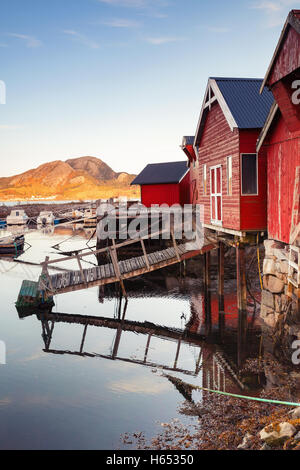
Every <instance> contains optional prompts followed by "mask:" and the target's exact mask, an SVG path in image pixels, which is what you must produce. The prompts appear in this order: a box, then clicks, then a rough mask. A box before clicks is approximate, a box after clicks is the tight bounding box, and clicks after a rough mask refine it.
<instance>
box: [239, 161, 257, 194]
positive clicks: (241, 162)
mask: <svg viewBox="0 0 300 470" xmlns="http://www.w3.org/2000/svg"><path fill="white" fill-rule="evenodd" d="M243 155H255V156H256V188H257V192H256V193H251V194H244V193H243ZM240 168H241V196H258V195H259V188H258V153H255V152H243V153H241V154H240Z"/></svg>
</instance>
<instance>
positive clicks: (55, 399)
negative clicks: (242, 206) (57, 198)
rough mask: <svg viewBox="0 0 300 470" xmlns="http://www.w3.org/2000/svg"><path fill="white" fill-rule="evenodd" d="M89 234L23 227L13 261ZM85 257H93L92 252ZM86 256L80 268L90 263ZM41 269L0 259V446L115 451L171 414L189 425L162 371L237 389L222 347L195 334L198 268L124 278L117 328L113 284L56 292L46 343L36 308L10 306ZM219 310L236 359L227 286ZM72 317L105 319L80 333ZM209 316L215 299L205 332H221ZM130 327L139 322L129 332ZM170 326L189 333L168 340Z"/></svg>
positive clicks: (200, 313)
mask: <svg viewBox="0 0 300 470" xmlns="http://www.w3.org/2000/svg"><path fill="white" fill-rule="evenodd" d="M90 235H91V232H90V231H87V232H84V230H83V229H80V230H77V231H72V229H70V228H63V227H57V228H55V230H54V229H49V230H48V229H46V230H44V232H41V231H37V230H31V231H27V232H26V241H27V242H28V243H29V244H30V245H31V248H29V249H28V251H26V252H25V253H24V254H23V255H22V256H21V257H20V259H21V260H23V261H28V262H31V263H35V262H36V263H39V262H41V261H42V260H43V259H44V258H45V256H50V257H51V258H53V257H55V258H57V256H58V254H57V250H55V249H54V248H53V246H54V245H57V244H60V248H61V250H64V251H68V250H70V249H79V248H84V247H85V246H86V243H87V240H88V239H89V238H90ZM89 245H90V246H93V245H95V240H91V241H90V242H89ZM86 261H87V262H90V263H95V258H94V256H93V255H91V256H90V257H88V258H87V260H86ZM87 262H86V263H84V267H85V266H90V264H88V263H87ZM64 267H65V268H76V264H74V262H68V263H66V264H65V265H64ZM196 270H197V268H196ZM40 272H41V269H40V267H39V266H29V265H25V264H18V263H14V262H12V261H7V260H4V259H0V276H1V283H0V286H1V314H0V340H2V341H5V343H6V347H7V364H6V365H0V448H1V449H117V448H122V444H121V440H120V436H121V434H123V433H125V432H131V433H133V432H137V431H144V432H145V433H146V434H147V435H148V436H150V437H151V436H152V435H154V434H155V433H156V432H157V431H158V430H159V429H160V426H161V423H162V422H168V421H170V420H171V419H172V418H179V419H180V420H181V421H183V422H191V420H192V419H193V418H190V417H189V418H188V417H185V416H183V415H182V414H180V412H179V407H180V405H182V404H183V403H184V401H185V397H184V396H183V395H182V394H181V393H180V392H179V391H178V390H177V389H176V387H175V386H174V385H172V383H171V381H170V380H169V379H168V377H166V375H168V374H169V375H171V376H172V377H178V378H180V379H182V380H184V381H186V382H188V383H191V384H198V385H200V386H201V385H203V384H206V385H210V386H214V387H219V388H220V389H222V387H223V388H224V389H227V390H231V391H240V388H239V385H238V383H236V381H235V379H234V378H233V377H232V376H231V375H230V372H229V369H228V370H227V368H226V366H224V364H223V366H222V367H221V366H220V364H219V365H218V361H217V356H214V353H215V351H216V350H218V351H221V352H222V351H223V350H222V349H220V346H219V345H218V344H217V343H218V341H217V340H215V339H212V340H211V341H209V342H206V343H205V342H203V341H201V338H200V337H199V338H197V337H196V335H197V334H203V332H205V330H206V326H205V314H204V308H203V295H202V285H201V269H200V266H199V275H198V279H197V275H196V276H194V279H192V278H187V279H180V278H179V277H178V275H177V274H178V272H177V271H175V272H174V273H169V274H168V275H166V274H165V275H162V274H161V273H159V274H157V277H152V278H150V279H147V280H146V281H145V283H143V284H139V287H137V283H133V282H128V283H127V287H128V291H129V294H130V296H129V302H128V306H127V311H126V315H125V318H124V321H125V323H124V322H123V327H121V326H120V324H119V327H118V328H117V327H116V328H113V327H112V326H111V324H110V323H109V321H110V320H111V319H113V320H114V319H115V321H116V320H118V307H119V303H118V302H119V301H118V299H117V298H116V297H114V289H111V290H110V292H108V293H107V295H106V296H105V297H104V301H103V302H102V303H101V302H99V289H98V288H92V289H89V290H84V291H79V292H73V293H69V294H63V295H59V296H56V297H55V299H54V300H55V307H54V309H53V312H54V313H59V314H61V315H58V316H57V318H60V321H55V322H53V323H51V321H50V320H49V319H48V318H47V321H48V323H47V324H48V326H49V328H50V329H51V328H52V327H53V331H52V336H51V342H50V344H46V343H47V339H49V337H47V334H46V333H45V325H46V323H45V321H43V317H42V316H41V315H42V314H41V315H31V316H28V317H26V318H24V319H20V318H19V315H18V312H17V311H16V308H15V301H16V300H17V296H18V293H19V290H20V287H21V284H22V281H23V279H28V280H37V279H38V277H39V275H40ZM196 274H197V273H196ZM108 294H110V295H108ZM122 308H123V307H122ZM226 311H227V316H226V328H228V332H229V333H228V334H229V335H230V338H231V339H230V341H229V342H230V346H231V349H230V350H229V351H228V355H227V356H226V357H227V359H228V361H229V360H231V361H233V362H234V360H235V357H236V351H235V348H236V332H235V331H236V330H235V327H236V319H237V315H236V306H235V296H234V294H233V293H231V291H230V289H229V292H228V293H227V295H226ZM122 314H123V309H121V315H122ZM77 315H81V316H82V315H84V316H89V317H97V318H101V319H102V323H101V325H99V324H97V322H94V325H92V324H91V323H93V322H91V321H89V322H88V326H87V329H86V336H85V338H84V332H85V325H84V324H80V321H79V320H78V318H79V317H77ZM216 315H217V299H216V298H215V297H213V313H212V318H211V321H210V323H211V328H212V332H214V331H216V332H217V330H218V318H217V316H216ZM72 316H73V317H72ZM57 318H56V320H57ZM250 320H251V318H250V317H249V321H250ZM133 322H135V323H133ZM144 322H148V323H147V324H146V325H145V324H143V323H144ZM134 324H137V325H138V324H143V325H141V328H140V329H138V331H136V330H135V328H134ZM153 324H155V325H156V326H160V327H163V328H162V330H159V329H157V328H156V330H155V328H154V327H153ZM130 325H131V327H132V328H131V329H132V331H130V328H129V326H130ZM132 325H133V326H132ZM46 326H47V325H46ZM43 328H44V329H43ZM170 328H176V329H178V330H181V331H182V332H185V333H188V334H189V335H193V339H192V340H189V341H186V340H185V336H184V335H182V334H178V332H175V333H174V332H173V333H174V334H173V338H172V337H170ZM155 331H157V334H156V333H155ZM149 334H150V336H149ZM176 335H177V336H176ZM171 336H172V335H171ZM216 337H217V335H216ZM180 338H181V339H182V341H181V342H180V343H179V339H180ZM83 339H84V344H83ZM148 341H150V342H149V343H148ZM179 344H180V349H179ZM147 346H148V348H147ZM45 350H46V351H45ZM47 350H48V351H47ZM231 353H232V354H231ZM224 357H225V356H224ZM174 366H175V367H174ZM174 369H176V370H174ZM179 370H180V371H179ZM201 397H202V395H201V392H197V393H195V395H193V399H195V400H201Z"/></svg>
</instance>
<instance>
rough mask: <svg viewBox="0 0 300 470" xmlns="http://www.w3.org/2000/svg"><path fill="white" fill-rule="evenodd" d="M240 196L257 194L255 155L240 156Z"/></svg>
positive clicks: (245, 154) (244, 154)
mask: <svg viewBox="0 0 300 470" xmlns="http://www.w3.org/2000/svg"><path fill="white" fill-rule="evenodd" d="M241 174H242V195H244V196H250V195H255V196H256V195H257V194H258V181H257V176H258V175H257V154H256V153H243V154H242V155H241Z"/></svg>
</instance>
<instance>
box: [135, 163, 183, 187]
mask: <svg viewBox="0 0 300 470" xmlns="http://www.w3.org/2000/svg"><path fill="white" fill-rule="evenodd" d="M188 171H189V168H188V167H187V162H186V161H184V162H170V163H152V164H149V165H147V166H146V168H144V170H143V171H142V172H141V173H140V174H139V175H138V176H137V177H136V178H135V179H134V180H133V182H132V183H131V185H135V184H139V185H146V184H172V183H179V182H180V181H181V180H182V178H183V177H184V176H185V174H186V173H187V172H188Z"/></svg>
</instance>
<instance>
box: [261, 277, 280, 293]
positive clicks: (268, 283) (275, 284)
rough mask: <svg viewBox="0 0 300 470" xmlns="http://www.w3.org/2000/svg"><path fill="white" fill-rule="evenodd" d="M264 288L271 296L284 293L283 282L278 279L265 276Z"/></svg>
mask: <svg viewBox="0 0 300 470" xmlns="http://www.w3.org/2000/svg"><path fill="white" fill-rule="evenodd" d="M264 287H265V289H268V290H269V291H270V292H272V293H273V294H281V293H282V292H283V291H284V282H283V280H281V279H278V277H275V276H271V275H267V276H264Z"/></svg>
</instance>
